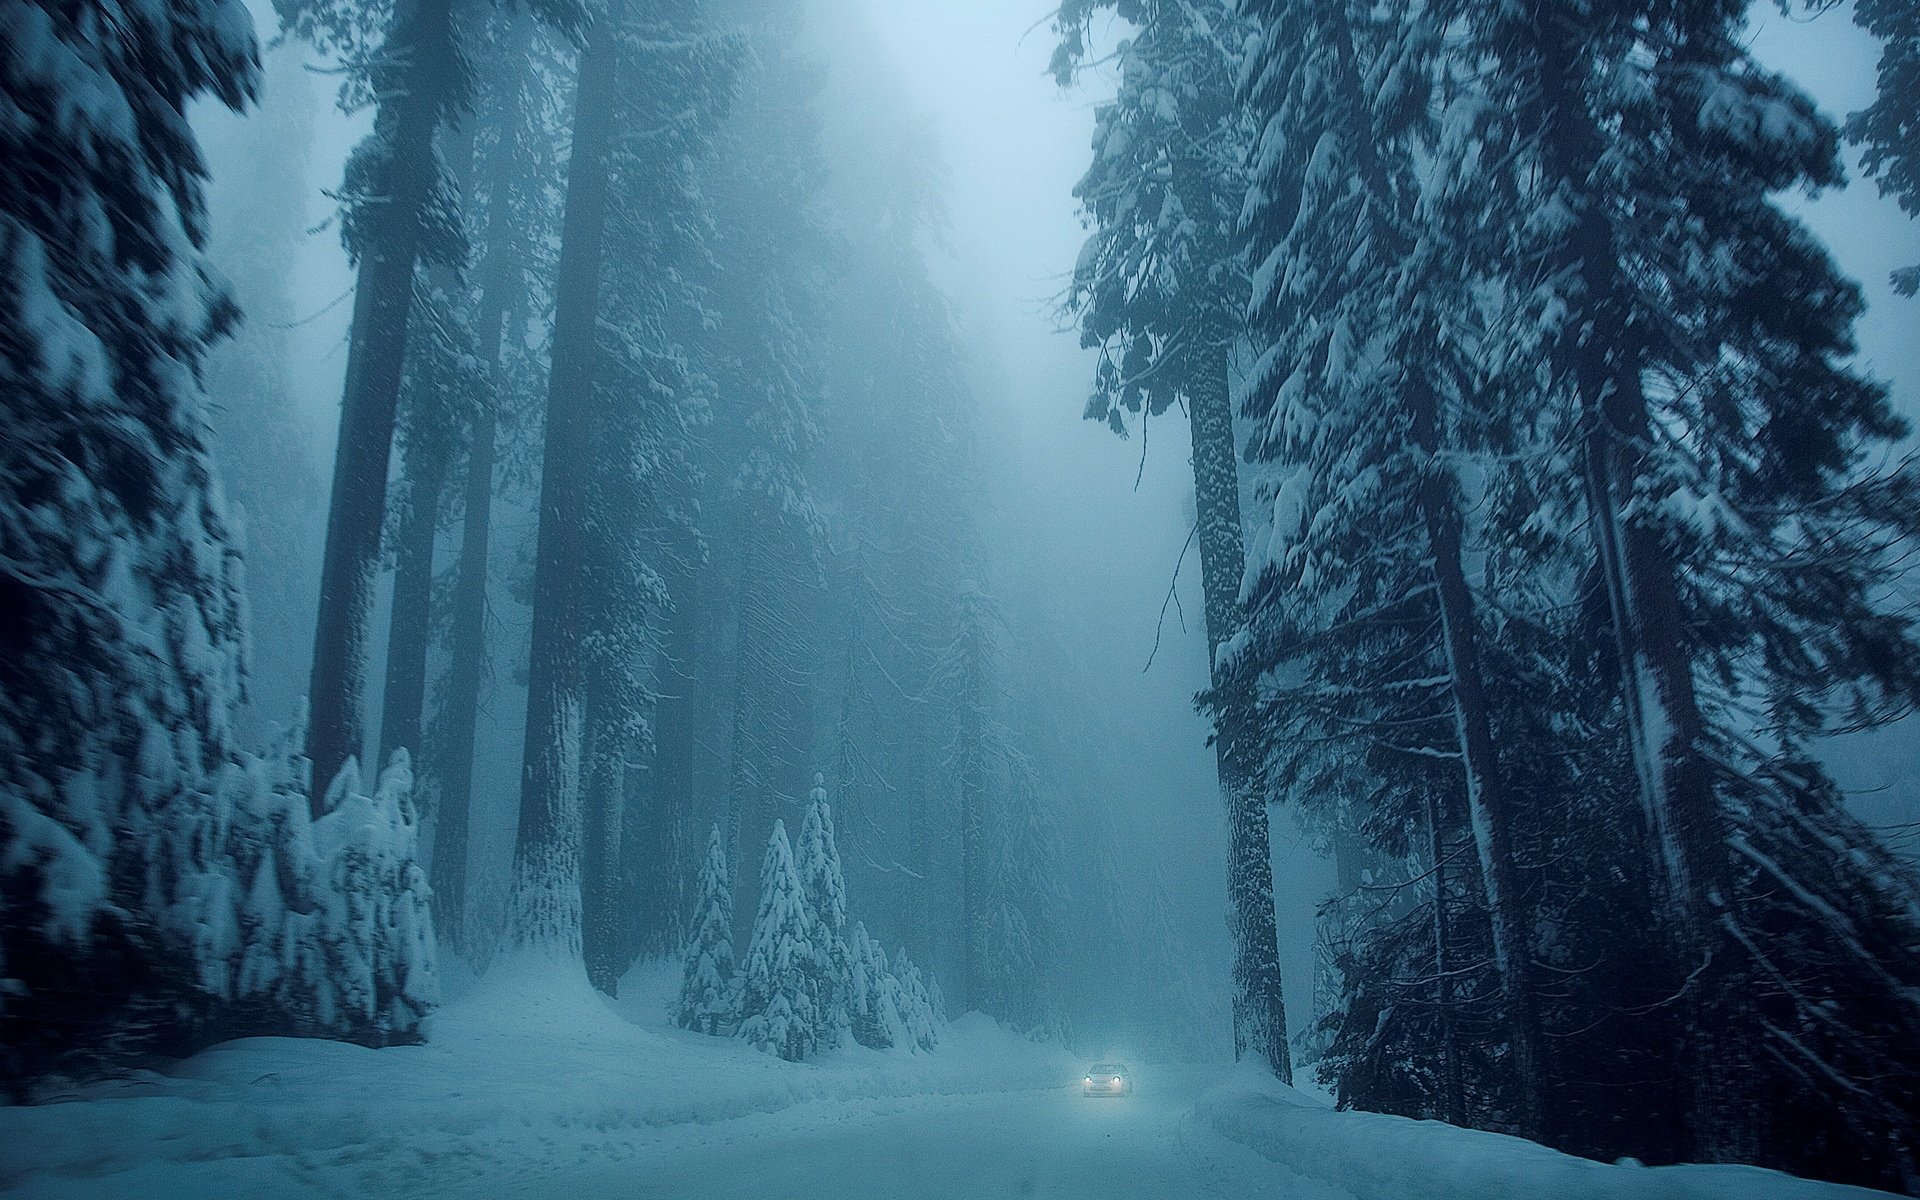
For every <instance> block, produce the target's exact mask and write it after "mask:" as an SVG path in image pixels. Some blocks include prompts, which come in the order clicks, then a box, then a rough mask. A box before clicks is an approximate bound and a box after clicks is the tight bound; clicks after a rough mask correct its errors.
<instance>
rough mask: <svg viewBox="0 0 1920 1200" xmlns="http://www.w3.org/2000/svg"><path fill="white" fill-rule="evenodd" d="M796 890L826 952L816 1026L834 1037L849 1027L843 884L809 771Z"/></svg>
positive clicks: (826, 811)
mask: <svg viewBox="0 0 1920 1200" xmlns="http://www.w3.org/2000/svg"><path fill="white" fill-rule="evenodd" d="M799 860H800V861H799V870H800V890H801V893H802V894H803V895H804V896H805V897H806V901H807V908H808V909H809V910H810V911H811V912H812V913H813V917H814V919H815V920H816V921H817V922H818V923H819V926H820V928H819V931H818V940H817V944H818V945H819V948H820V950H821V953H822V954H824V955H825V957H826V964H825V966H826V985H827V986H826V987H825V988H824V990H823V991H822V994H821V998H820V999H821V1013H820V1018H821V1022H822V1029H823V1031H824V1032H825V1034H826V1036H827V1037H828V1038H829V1039H830V1044H831V1043H837V1042H838V1041H839V1040H840V1037H841V1035H843V1034H844V1033H845V1032H846V1031H847V1030H848V1029H850V1028H851V1027H852V1024H853V1016H852V1012H851V1011H850V1005H851V1003H852V985H851V976H852V969H853V968H852V961H851V959H852V956H851V954H850V953H849V950H848V945H847V937H846V929H847V884H846V879H845V877H844V876H843V875H842V874H841V870H840V846H839V842H838V839H837V838H836V837H835V835H834V829H833V807H832V806H831V805H829V804H828V803H827V788H826V781H825V779H824V778H823V777H822V776H820V775H815V776H814V777H813V790H812V791H811V792H810V793H808V795H807V815H806V818H805V819H804V820H803V821H802V822H801V825H800V849H799Z"/></svg>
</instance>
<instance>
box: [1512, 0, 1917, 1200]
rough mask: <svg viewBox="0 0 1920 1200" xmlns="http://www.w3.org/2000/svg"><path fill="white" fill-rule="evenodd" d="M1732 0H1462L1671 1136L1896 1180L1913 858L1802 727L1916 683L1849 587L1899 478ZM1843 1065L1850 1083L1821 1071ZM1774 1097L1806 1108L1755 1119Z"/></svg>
mask: <svg viewBox="0 0 1920 1200" xmlns="http://www.w3.org/2000/svg"><path fill="white" fill-rule="evenodd" d="M1742 15H1743V10H1742V9H1741V8H1740V7H1739V6H1736V5H1732V4H1723V5H1702V6H1694V7H1690V8H1685V9H1682V10H1675V11H1668V10H1667V9H1665V8H1664V7H1662V6H1653V5H1628V4H1621V5H1613V6H1607V7H1604V8H1597V9H1595V10H1594V11H1593V12H1591V13H1589V14H1586V15H1585V16H1584V17H1583V18H1582V19H1581V20H1580V21H1576V22H1572V23H1568V22H1565V21H1562V20H1561V19H1560V18H1559V16H1558V15H1557V14H1548V13H1545V12H1542V11H1539V10H1537V9H1534V8H1522V9H1516V10H1513V11H1511V12H1508V13H1505V14H1501V15H1499V16H1495V15H1492V14H1481V19H1480V20H1478V21H1477V22H1476V24H1475V28H1476V31H1477V33H1478V35H1479V37H1480V44H1482V45H1484V46H1485V47H1486V48H1487V50H1488V52H1489V53H1491V54H1492V55H1494V56H1496V60H1497V61H1498V62H1499V64H1500V69H1499V70H1498V71H1496V72H1493V73H1492V74H1490V75H1488V76H1487V77H1486V78H1487V86H1488V87H1489V90H1490V92H1491V97H1490V98H1491V100H1492V101H1493V106H1494V109H1495V111H1506V112H1509V113H1511V114H1512V119H1513V126H1512V133H1513V135H1514V136H1516V137H1517V138H1519V139H1522V141H1521V143H1520V144H1521V145H1523V146H1524V147H1525V148H1526V150H1525V152H1524V154H1525V159H1526V166H1527V168H1528V169H1529V170H1530V171H1531V172H1532V173H1533V174H1532V175H1531V177H1530V181H1529V182H1530V186H1529V188H1528V190H1527V192H1526V198H1527V200H1528V201H1529V202H1530V211H1531V212H1541V211H1545V212H1549V213H1552V214H1554V216H1555V219H1554V220H1552V221H1546V222H1539V221H1525V220H1524V218H1523V219H1521V220H1516V221H1515V222H1514V223H1513V224H1512V225H1511V226H1509V228H1510V229H1512V230H1513V233H1512V241H1511V243H1510V244H1508V245H1507V246H1505V247H1503V248H1501V256H1502V257H1503V258H1505V257H1506V256H1507V255H1510V254H1520V255H1524V256H1525V257H1526V258H1527V259H1528V260H1529V261H1535V262H1540V263H1542V264H1543V268H1542V269H1543V271H1544V273H1545V275H1546V277H1547V278H1548V280H1549V282H1548V283H1546V284H1544V285H1542V287H1541V290H1542V291H1543V292H1544V294H1545V295H1546V296H1547V298H1548V299H1547V304H1548V305H1549V308H1548V311H1549V312H1550V313H1551V314H1554V315H1556V316H1557V317H1558V319H1556V320H1553V321H1551V322H1550V323H1549V324H1548V326H1547V329H1546V332H1545V344H1544V346H1543V347H1542V349H1543V351H1544V354H1545V356H1546V357H1547V360H1548V361H1549V362H1550V363H1551V364H1552V367H1553V370H1554V374H1555V376H1556V377H1557V378H1558V379H1561V380H1565V381H1566V383H1567V389H1568V392H1569V393H1570V395H1569V397H1568V400H1569V403H1571V404H1572V405H1573V411H1574V412H1575V413H1576V414H1577V420H1578V426H1577V427H1578V430H1579V438H1580V441H1579V443H1578V444H1579V446H1580V450H1581V460H1580V467H1579V470H1580V478H1581V481H1582V484H1583V487H1584V491H1585V499H1586V503H1587V506H1588V514H1587V528H1588V529H1589V530H1590V531H1591V535H1592V537H1593V541H1594V546H1595V550H1596V551H1597V553H1596V556H1595V557H1596V560H1597V568H1598V569H1597V574H1598V576H1599V580H1600V582H1601V584H1602V586H1603V589H1604V592H1603V594H1604V595H1605V597H1606V609H1607V615H1608V621H1609V624H1610V628H1611V634H1612V637H1613V639H1614V648H1615V656H1616V657H1615V661H1616V664H1617V670H1618V675H1617V677H1618V679H1619V680H1620V684H1621V690H1620V696H1621V701H1622V705H1623V714H1624V725H1625V729H1626V732H1627V735H1628V742H1629V745H1630V747H1631V761H1633V763H1634V765H1635V767H1636V773H1637V776H1638V787H1637V793H1638V798H1639V800H1640V807H1641V819H1642V820H1643V822H1644V824H1645V844H1646V846H1647V855H1646V859H1645V870H1646V876H1647V878H1649V879H1650V880H1651V881H1652V885H1653V893H1654V902H1653V905H1652V911H1653V912H1654V914H1655V915H1656V917H1657V918H1658V923H1657V929H1656V933H1657V937H1658V943H1657V945H1658V954H1657V955H1656V960H1657V961H1663V963H1664V966H1665V968H1666V970H1667V971H1668V972H1670V976H1669V978H1670V979H1671V980H1672V983H1673V986H1674V988H1675V989H1676V990H1677V991H1678V993H1679V994H1680V996H1681V1002H1682V1009H1681V1013H1680V1019H1681V1023H1682V1030H1683V1037H1682V1040H1681V1042H1680V1047H1681V1051H1682V1053H1683V1054H1684V1056H1685V1057H1684V1058H1683V1060H1682V1068H1681V1072H1682V1076H1683V1078H1684V1079H1685V1080H1686V1085H1685V1086H1686V1090H1685V1092H1684V1102H1685V1108H1686V1112H1687V1117H1688V1127H1687V1131H1688V1137H1689V1139H1690V1143H1689V1147H1688V1153H1690V1154H1692V1155H1694V1156H1697V1157H1702V1158H1719V1159H1735V1160H1741V1161H1754V1160H1755V1159H1760V1158H1762V1157H1763V1156H1765V1158H1764V1160H1765V1161H1772V1162H1777V1163H1780V1164H1782V1165H1789V1166H1793V1167H1798V1168H1800V1169H1807V1170H1818V1171H1822V1172H1843V1173H1844V1174H1845V1176H1846V1177H1848V1178H1852V1179H1860V1180H1881V1181H1892V1180H1900V1181H1904V1182H1906V1183H1908V1184H1909V1185H1910V1184H1911V1182H1912V1181H1914V1180H1916V1179H1920V1165H1916V1159H1915V1146H1914V1144H1913V1143H1912V1142H1911V1141H1910V1140H1908V1139H1907V1138H1906V1137H1905V1136H1904V1135H1895V1136H1893V1137H1891V1138H1889V1137H1887V1136H1886V1134H1885V1131H1886V1130H1888V1129H1899V1128H1900V1127H1901V1123H1900V1121H1899V1120H1898V1119H1897V1118H1892V1117H1891V1114H1892V1112H1893V1111H1894V1109H1889V1108H1888V1107H1887V1099H1886V1098H1889V1097H1895V1096H1905V1095H1912V1094H1914V1092H1913V1090H1912V1089H1913V1088H1914V1087H1915V1086H1916V1084H1920V1062H1916V1059H1915V1056H1914V1055H1912V1054H1911V1053H1910V1052H1908V1051H1907V1050H1904V1049H1902V1048H1901V1047H1902V1046H1903V1045H1904V1046H1908V1047H1910V1046H1911V1045H1912V1041H1911V1039H1906V1040H1904V1041H1903V1040H1902V1037H1901V1036H1899V1035H1893V1036H1891V1038H1890V1031H1891V1030H1892V1029H1895V1028H1916V1027H1920V1024H1916V1023H1917V1022H1920V1008H1916V1007H1915V1005H1914V1004H1913V1002H1912V1001H1911V999H1904V998H1903V997H1910V996H1911V995H1912V992H1911V991H1910V988H1911V984H1910V983H1903V982H1901V980H1903V979H1904V980H1911V979H1913V978H1915V977H1916V974H1917V973H1920V959H1916V958H1915V957H1914V956H1913V955H1912V954H1911V952H1910V951H1895V950H1893V949H1891V947H1893V946H1895V945H1898V944H1900V943H1901V942H1902V940H1903V939H1904V938H1905V936H1906V935H1904V934H1902V933H1900V932H1897V931H1898V930H1901V929H1904V928H1911V925H1910V920H1911V917H1910V915H1903V914H1911V912H1912V904H1913V900H1912V897H1913V894H1914V893H1913V888H1912V881H1911V879H1910V878H1906V877H1903V875H1902V873H1900V872H1897V871H1896V872H1889V870H1888V869H1887V867H1886V865H1885V864H1886V862H1887V861H1888V860H1887V856H1886V855H1885V852H1884V851H1883V850H1882V849H1881V848H1880V847H1878V846H1877V845H1876V844H1875V842H1874V840H1873V838H1872V837H1871V835H1869V834H1868V833H1866V831H1864V830H1863V829H1861V828H1859V826H1858V824H1857V822H1854V821H1853V820H1852V819H1851V817H1849V816H1848V815H1847V814H1846V812H1845V810H1844V808H1843V807H1842V806H1841V804H1840V802H1839V800H1838V798H1837V794H1836V792H1835V789H1834V788H1833V786H1832V785H1831V783H1830V782H1829V781H1828V780H1827V779H1826V777H1825V775H1824V773H1823V772H1822V771H1821V770H1820V769H1819V768H1818V767H1817V766H1815V765H1814V758H1813V755H1812V753H1811V751H1810V750H1809V748H1808V740H1809V739H1811V738H1813V737H1814V736H1816V735H1817V734H1818V733H1819V732H1821V731H1822V730H1824V729H1827V728H1830V727H1832V725H1833V724H1834V723H1835V722H1840V723H1844V724H1847V725H1857V724H1862V723H1872V722H1874V721H1875V720H1878V719H1883V718H1884V716H1885V715H1886V708H1885V706H1886V705H1887V704H1888V703H1891V704H1893V705H1894V706H1895V707H1898V706H1900V705H1903V704H1904V703H1905V701H1904V700H1903V699H1901V698H1902V697H1906V696H1910V695H1912V694H1913V692H1914V688H1915V679H1916V674H1915V671H1916V664H1917V662H1920V660H1917V659H1916V650H1915V645H1914V641H1913V637H1912V632H1911V629H1910V625H1909V622H1908V621H1907V620H1906V619H1904V618H1901V617H1898V616H1895V615H1893V614H1891V613H1889V612H1887V611H1885V610H1884V609H1883V608H1881V607H1880V606H1879V604H1878V603H1877V602H1876V600H1875V599H1874V598H1875V597H1876V596H1878V595H1880V594H1882V589H1883V588H1884V586H1885V584H1886V581H1887V580H1888V579H1890V578H1891V574H1890V573H1891V571H1892V570H1893V564H1892V562H1891V560H1890V558H1889V548H1890V547H1891V545H1892V544H1894V543H1895V542H1896V541H1897V540H1898V539H1900V538H1903V537H1908V536H1911V535H1912V531H1913V526H1914V516H1913V514H1914V512H1915V511H1916V510H1915V508H1914V506H1913V501H1912V498H1911V497H1912V485H1911V483H1910V481H1909V480H1907V479H1906V478H1905V477H1904V476H1903V475H1900V474H1893V475H1885V474H1876V473H1874V472H1873V471H1872V470H1871V469H1870V468H1869V467H1868V465H1867V455H1869V454H1870V453H1871V452H1872V450H1873V448H1874V447H1875V446H1876V445H1878V444H1884V443H1886V442H1888V441H1890V440H1891V439H1894V438H1897V437H1899V436H1901V435H1902V434H1903V433H1904V426H1903V423H1902V422H1900V421H1899V420H1898V419H1897V418H1896V417H1895V416H1894V415H1893V413H1892V412H1891V410H1890V409H1889V408H1888V407H1887V405H1886V402H1885V397H1884V395H1883V394H1882V393H1881V391H1880V390H1879V389H1878V388H1875V387H1873V386H1872V385H1870V384H1868V383H1867V382H1865V381H1864V380H1862V379H1860V378H1859V377H1857V376H1855V375H1853V374H1852V373H1850V372H1849V371H1848V370H1847V369H1846V368H1845V366H1844V365H1842V362H1841V360H1842V359H1843V357H1844V356H1845V355H1847V354H1848V353H1850V352H1851V350H1852V340H1851V325H1852V322H1853V319H1854V317H1855V316H1856V315H1857V313H1858V312H1859V309H1860V301H1859V296H1858V293H1857V291H1856V289H1854V288H1853V287H1852V286H1851V285H1849V284H1847V283H1846V282H1845V281H1843V280H1842V279H1841V278H1840V277H1839V276H1838V273H1837V272H1836V271H1835V269H1834V267H1833V264H1832V263H1831V261H1830V260H1829V259H1828V258H1827V256H1826V254H1825V252H1824V251H1823V250H1822V249H1821V248H1820V247H1819V246H1818V245H1817V244H1816V243H1814V242H1813V240H1812V239H1811V238H1810V237H1809V236H1808V235H1807V234H1806V233H1805V231H1804V230H1802V229H1801V228H1800V227H1799V226H1798V225H1797V224H1796V223H1795V222H1793V221H1792V220H1791V219H1790V218H1788V217H1787V216H1785V215H1784V214H1783V213H1782V212H1781V211H1780V209H1779V208H1778V207H1777V204H1776V202H1775V201H1774V199H1773V196H1774V194H1775V193H1776V192H1778V191H1779V190H1781V189H1783V188H1787V187H1792V186H1796V185H1812V186H1818V185H1823V184H1829V183H1832V182H1835V181H1837V179H1838V162H1837V156H1836V152H1835V151H1836V143H1837V137H1836V133H1835V131H1834V130H1833V129H1832V128H1831V127H1830V126H1828V125H1827V124H1826V123H1825V122H1824V121H1822V120H1821V119H1820V118H1819V117H1818V116H1817V115H1816V114H1815V113H1814V110H1813V106H1812V104H1811V103H1810V102H1809V101H1808V100H1807V99H1806V98H1805V97H1804V96H1802V95H1801V94H1800V93H1799V92H1798V91H1796V90H1795V89H1794V88H1793V87H1792V86H1791V85H1790V84H1788V83H1787V82H1786V81H1784V80H1781V79H1779V78H1778V77H1776V76H1772V75H1770V74H1768V73H1767V72H1765V71H1763V70H1762V69H1760V68H1759V67H1758V66H1757V65H1755V64H1754V63H1753V62H1752V61H1751V59H1750V58H1749V56H1748V55H1747V53H1746V51H1745V50H1744V49H1743V48H1742V46H1741V44H1740V41H1739V24H1740V21H1741V19H1742ZM1603 167H1604V168H1605V169H1604V171H1603V170H1602V168H1603ZM1508 261H1516V260H1513V259H1508ZM1816 831H1818V832H1816ZM1866 930H1874V931H1876V932H1874V933H1872V934H1868V935H1867V936H1868V938H1869V940H1875V939H1879V938H1886V939H1887V940H1886V941H1885V942H1884V943H1880V944H1881V946H1882V948H1881V949H1879V950H1868V949H1867V948H1866V943H1865V942H1863V941H1861V940H1860V935H1861V934H1862V933H1864V932H1865V931H1866ZM1763 931H1764V933H1763ZM1909 944H1911V943H1909ZM1763 981H1764V982H1763ZM1775 989H1778V990H1775ZM1829 1039H1833V1040H1831V1041H1830V1040H1829ZM1843 1047H1844V1048H1843ZM1836 1059H1839V1060H1842V1061H1844V1062H1847V1063H1849V1064H1850V1065H1848V1066H1845V1067H1840V1068H1836V1067H1835V1065H1834V1064H1835V1060H1836ZM1866 1077H1872V1078H1874V1079H1875V1080H1876V1081H1877V1082H1876V1087H1875V1090H1874V1094H1873V1095H1872V1096H1871V1097H1867V1096H1863V1095H1861V1094H1860V1093H1859V1092H1857V1091H1856V1090H1853V1089H1850V1088H1848V1087H1846V1086H1844V1085H1841V1084H1836V1083H1834V1082H1833V1081H1834V1079H1836V1078H1840V1079H1846V1078H1866ZM1789 1079H1791V1080H1793V1081H1794V1082H1792V1083H1788V1082H1787V1081H1788V1080H1789ZM1809 1086H1810V1087H1811V1088H1812V1091H1811V1092H1809V1091H1808V1090H1807V1088H1808V1087H1809ZM1829 1089H1831V1090H1829ZM1758 1095H1767V1096H1772V1097H1776V1099H1774V1100H1773V1101H1772V1103H1770V1104H1756V1103H1755V1102H1754V1101H1755V1097H1756V1096H1758ZM1814 1096H1819V1097H1820V1098H1819V1099H1818V1100H1817V1101H1816V1100H1814V1099H1813V1097H1814ZM1895 1107H1896V1108H1897V1107H1898V1105H1897V1103H1896V1106H1895ZM1787 1120H1792V1121H1796V1122H1798V1121H1811V1122H1815V1123H1817V1124H1818V1125H1819V1126H1820V1132H1819V1134H1818V1135H1816V1136H1813V1137H1809V1138H1804V1139H1799V1138H1796V1139H1791V1140H1790V1141H1791V1144H1788V1143H1786V1142H1782V1141H1781V1140H1780V1139H1777V1138H1772V1137H1769V1136H1768V1135H1767V1132H1766V1128H1767V1125H1768V1123H1769V1122H1770V1121H1783V1122H1784V1121H1787ZM1842 1146H1846V1147H1850V1148H1849V1149H1845V1150H1842V1149H1840V1147H1842ZM1775 1156H1777V1157H1775Z"/></svg>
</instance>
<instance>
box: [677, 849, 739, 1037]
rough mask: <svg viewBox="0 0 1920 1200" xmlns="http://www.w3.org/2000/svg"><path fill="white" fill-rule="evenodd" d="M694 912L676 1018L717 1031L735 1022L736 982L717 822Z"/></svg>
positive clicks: (727, 876) (729, 890)
mask: <svg viewBox="0 0 1920 1200" xmlns="http://www.w3.org/2000/svg"><path fill="white" fill-rule="evenodd" d="M694 913H695V917H694V925H693V932H692V933H691V935H690V936H689V937H688V938H687V953H686V966H685V969H684V970H683V971H682V978H681V983H680V1004H679V1007H678V1009H676V1015H675V1020H676V1021H678V1022H679V1024H680V1027H681V1028H682V1029H696V1030H699V1031H700V1032H701V1033H706V1034H719V1033H721V1032H722V1031H724V1030H726V1029H728V1028H730V1027H731V1026H732V1025H733V1024H734V1023H735V1020H734V1011H733V1005H734V1000H735V985H734V974H733V872H732V871H731V870H729V869H728V867H727V848H726V842H725V839H724V838H722V837H721V835H720V827H719V826H718V825H715V826H714V827H713V832H712V833H711V834H709V835H708V837H707V855H706V858H705V859H704V860H702V862H701V864H700V884H699V891H698V894H697V896H696V898H695V901H694Z"/></svg>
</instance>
